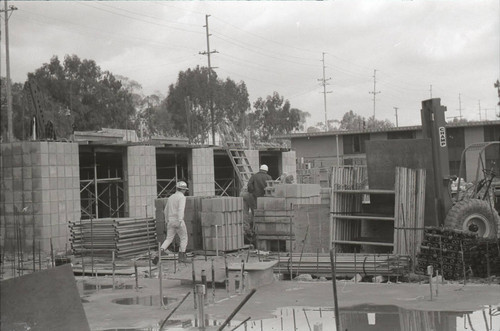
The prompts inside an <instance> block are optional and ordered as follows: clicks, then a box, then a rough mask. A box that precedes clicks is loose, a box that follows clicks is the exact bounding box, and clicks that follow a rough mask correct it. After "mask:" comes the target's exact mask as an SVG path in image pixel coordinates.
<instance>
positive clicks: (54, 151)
mask: <svg viewBox="0 0 500 331" xmlns="http://www.w3.org/2000/svg"><path fill="white" fill-rule="evenodd" d="M48 148H49V149H48V153H49V154H57V143H55V142H48Z"/></svg>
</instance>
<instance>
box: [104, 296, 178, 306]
mask: <svg viewBox="0 0 500 331" xmlns="http://www.w3.org/2000/svg"><path fill="white" fill-rule="evenodd" d="M176 301H177V299H175V298H169V297H163V304H164V305H168V304H171V303H172V302H176ZM111 302H113V303H116V304H119V305H142V306H159V305H160V296H159V295H150V296H145V297H131V298H121V299H114V300H113V301H111Z"/></svg>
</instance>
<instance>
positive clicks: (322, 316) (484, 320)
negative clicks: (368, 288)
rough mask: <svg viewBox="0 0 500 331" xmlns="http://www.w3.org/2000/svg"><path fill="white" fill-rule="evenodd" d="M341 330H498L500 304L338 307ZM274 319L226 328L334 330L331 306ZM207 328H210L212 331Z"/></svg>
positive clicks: (177, 324)
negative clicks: (476, 307)
mask: <svg viewBox="0 0 500 331" xmlns="http://www.w3.org/2000/svg"><path fill="white" fill-rule="evenodd" d="M339 313H340V322H341V328H342V330H348V331H365V330H371V331H387V330H391V331H410V330H412V331H413V330H426V331H430V330H433V331H471V330H476V331H477V330H500V305H498V306H487V307H485V308H484V309H481V310H477V311H461V312H451V311H420V310H407V309H403V308H399V307H396V306H376V305H361V306H354V307H349V308H343V309H340V312H339ZM274 314H275V316H276V317H274V318H268V319H262V320H249V321H247V322H245V323H243V324H242V321H237V320H232V321H231V322H230V324H229V325H228V327H227V329H228V330H237V331H250V330H255V331H270V330H276V331H288V330H316V329H318V330H329V331H335V330H336V322H335V312H334V310H333V308H316V307H315V308H311V307H285V308H279V309H278V310H276V311H275V312H274ZM223 322H224V320H214V319H209V318H208V317H207V318H206V320H205V326H206V327H207V329H209V328H210V327H212V328H213V326H220V325H221V324H222V323H223ZM199 325H200V324H199V323H198V320H197V319H196V316H193V317H192V318H190V317H186V316H183V317H182V318H181V319H177V320H169V321H168V322H167V324H166V328H165V329H166V330H176V331H177V330H179V331H180V330H196V329H198V327H199ZM212 328H210V330H212ZM157 330H158V327H151V328H143V329H134V328H132V329H107V330H104V331H157Z"/></svg>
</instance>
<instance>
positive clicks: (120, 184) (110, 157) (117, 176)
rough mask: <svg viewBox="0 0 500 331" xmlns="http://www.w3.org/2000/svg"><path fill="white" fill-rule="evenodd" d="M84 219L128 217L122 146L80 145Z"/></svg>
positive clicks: (81, 193) (82, 212) (81, 194)
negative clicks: (114, 147) (88, 146)
mask: <svg viewBox="0 0 500 331" xmlns="http://www.w3.org/2000/svg"><path fill="white" fill-rule="evenodd" d="M79 157H80V199H81V215H82V219H90V218H107V217H125V216H126V212H125V194H124V180H123V152H122V149H118V150H117V149H98V148H90V149H85V148H80V155H79Z"/></svg>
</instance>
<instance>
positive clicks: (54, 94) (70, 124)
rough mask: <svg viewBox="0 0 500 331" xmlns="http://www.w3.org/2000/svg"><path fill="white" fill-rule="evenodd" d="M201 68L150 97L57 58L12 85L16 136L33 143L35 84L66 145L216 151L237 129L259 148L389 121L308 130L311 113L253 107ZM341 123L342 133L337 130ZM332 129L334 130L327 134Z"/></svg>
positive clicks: (277, 105) (85, 63)
mask: <svg viewBox="0 0 500 331" xmlns="http://www.w3.org/2000/svg"><path fill="white" fill-rule="evenodd" d="M208 70H209V69H208V68H206V67H200V66H197V67H196V68H189V69H187V70H185V71H181V72H179V74H178V76H177V80H176V82H175V83H172V84H170V85H169V87H168V90H167V91H166V96H164V95H163V93H162V92H155V93H154V94H150V95H145V94H144V93H143V90H142V86H141V85H140V83H138V82H136V81H134V80H131V79H129V78H127V77H123V76H119V75H114V74H113V73H111V72H109V71H106V70H102V69H101V68H100V67H99V66H98V65H97V64H96V62H95V61H94V60H89V59H80V58H79V57H78V56H77V55H66V56H65V57H64V60H63V61H61V60H60V59H59V58H58V57H57V56H53V57H52V58H51V59H50V61H49V62H48V63H44V64H43V65H42V66H41V67H40V68H38V69H36V70H35V71H34V72H30V73H29V74H28V78H27V80H26V82H24V83H14V84H12V88H11V90H12V100H13V102H12V103H13V107H12V108H13V133H14V137H15V138H16V139H17V140H25V139H27V137H29V135H30V130H31V128H30V125H31V124H30V123H31V119H32V117H33V109H32V107H30V106H29V105H30V103H31V99H30V94H29V93H28V84H27V83H28V82H29V81H33V82H35V83H36V84H37V85H38V87H39V90H40V91H41V95H42V99H43V100H42V105H43V110H44V117H45V119H46V120H50V121H51V122H52V123H53V124H54V127H55V130H56V134H57V137H58V138H61V139H64V138H69V137H70V136H71V134H72V133H73V132H74V131H98V130H101V129H102V128H119V129H132V130H136V131H137V132H138V135H139V136H140V137H142V138H144V139H148V138H150V137H152V136H157V135H161V136H182V137H188V138H189V140H190V141H192V142H193V143H210V138H211V135H212V128H213V125H212V124H214V126H216V125H217V123H221V122H224V121H228V122H231V123H232V124H233V125H234V127H235V129H236V130H237V131H238V132H239V133H241V134H244V135H245V136H246V137H248V138H249V139H252V140H253V141H263V142H266V141H269V140H271V139H272V137H273V136H275V135H282V134H289V133H292V132H301V131H304V130H307V131H308V132H316V131H329V130H338V129H341V130H350V129H361V128H363V129H366V128H373V127H378V128H385V127H390V126H393V125H392V123H390V122H389V121H387V120H386V121H378V120H375V119H372V118H370V119H368V120H367V121H366V120H365V119H364V118H362V117H360V116H359V115H357V114H356V113H354V112H353V111H352V110H351V111H348V112H346V114H345V115H344V117H343V118H342V120H341V121H329V122H328V123H326V125H327V126H325V123H317V124H316V125H315V126H313V127H309V128H305V123H306V119H307V118H308V117H310V114H309V113H308V112H305V111H302V110H300V109H297V108H294V107H292V105H291V104H290V102H289V101H288V100H287V99H285V98H284V97H283V96H282V95H280V94H279V93H278V92H276V91H274V92H273V93H272V94H270V95H268V96H266V97H259V98H258V99H257V100H255V101H254V102H253V104H251V103H250V100H249V94H248V90H247V87H246V84H245V82H243V81H241V82H235V81H234V80H232V79H231V78H229V77H228V78H225V79H223V78H221V77H219V76H218V75H217V73H216V72H215V71H213V70H212V71H211V72H210V74H209V72H208ZM1 86H2V91H1V92H2V93H1V95H2V98H1V102H2V103H1V107H2V113H1V116H2V117H1V127H0V128H1V131H2V140H3V141H5V138H6V133H7V121H6V116H7V115H6V97H5V95H6V93H5V91H4V88H5V84H4V78H2V85H1ZM335 122H337V123H336V125H335ZM325 129H326V130H325Z"/></svg>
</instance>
